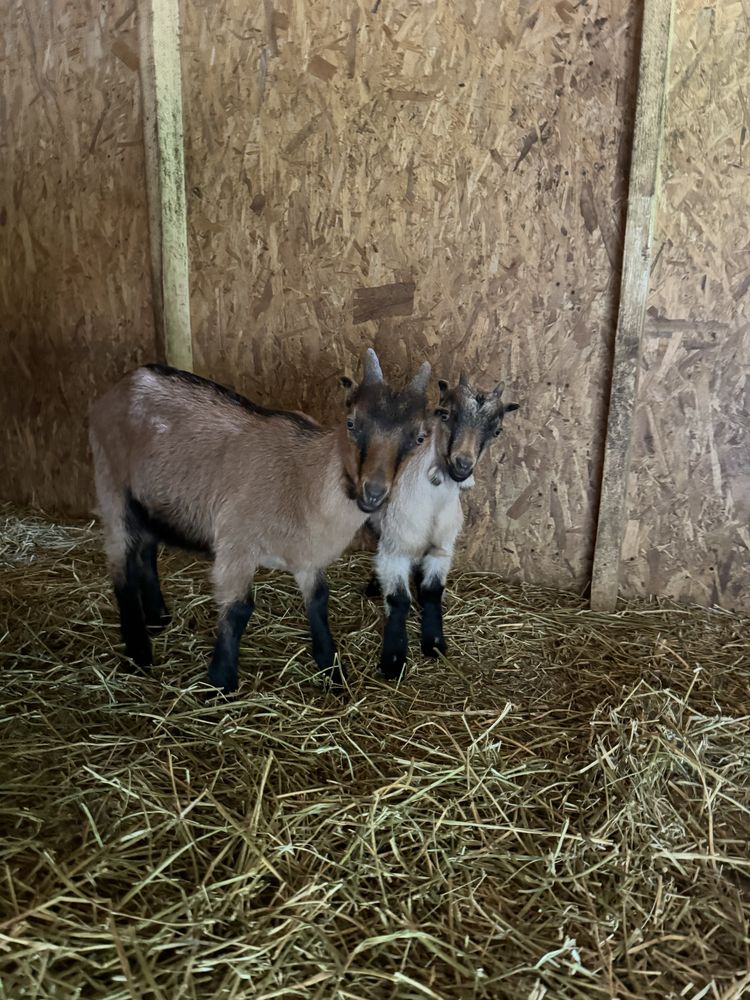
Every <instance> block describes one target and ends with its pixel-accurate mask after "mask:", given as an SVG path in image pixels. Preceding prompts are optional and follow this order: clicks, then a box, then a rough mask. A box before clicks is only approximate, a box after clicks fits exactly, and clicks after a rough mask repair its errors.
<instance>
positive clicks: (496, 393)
mask: <svg viewBox="0 0 750 1000" xmlns="http://www.w3.org/2000/svg"><path fill="white" fill-rule="evenodd" d="M504 388H505V382H498V383H497V385H496V386H495V388H494V389H493V390H492V395H493V396H502V394H503V389H504Z"/></svg>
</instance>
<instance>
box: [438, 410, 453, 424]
mask: <svg viewBox="0 0 750 1000" xmlns="http://www.w3.org/2000/svg"><path fill="white" fill-rule="evenodd" d="M435 413H436V414H437V416H438V417H440V419H441V420H445V421H447V420H448V418H449V417H450V410H442V409H439V410H435Z"/></svg>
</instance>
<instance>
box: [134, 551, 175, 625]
mask: <svg viewBox="0 0 750 1000" xmlns="http://www.w3.org/2000/svg"><path fill="white" fill-rule="evenodd" d="M157 556H158V545H157V543H156V542H155V541H148V542H145V543H144V544H143V546H142V548H141V577H140V583H141V603H142V605H143V616H144V618H145V619H146V625H147V626H148V627H149V628H151V629H154V630H155V631H161V630H162V629H165V628H166V627H167V625H169V622H170V614H169V610H168V609H167V606H166V604H165V603H164V596H163V594H162V592H161V587H160V585H159V571H158V568H157Z"/></svg>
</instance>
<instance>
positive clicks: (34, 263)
mask: <svg viewBox="0 0 750 1000" xmlns="http://www.w3.org/2000/svg"><path fill="white" fill-rule="evenodd" d="M134 11H135V7H134V5H132V4H129V3H127V2H126V0H112V2H109V3H107V4H101V3H99V2H94V0H70V2H59V0H58V2H55V3H47V2H42V0H25V2H24V3H7V4H4V5H3V10H2V15H1V17H0V20H1V22H2V24H1V26H2V30H0V144H1V146H2V159H3V169H2V170H0V332H1V334H2V335H1V336H0V383H1V385H0V409H2V411H3V412H2V413H0V417H2V423H1V424H0V456H2V457H1V458H0V462H2V466H3V469H2V472H1V473H0V476H2V478H3V497H4V498H5V499H13V500H16V501H20V502H29V501H31V502H34V503H38V504H41V505H42V506H45V507H47V508H49V509H51V510H58V511H74V512H80V511H82V510H85V509H87V508H88V506H89V504H90V499H91V486H90V468H89V459H88V455H87V447H86V430H85V420H86V409H87V405H88V401H89V399H90V398H91V396H92V394H93V393H95V392H96V391H97V390H98V389H99V388H100V387H102V386H103V385H106V384H107V383H108V382H110V381H111V380H113V379H114V378H115V377H117V376H118V375H119V374H121V373H122V372H123V371H125V370H126V369H127V368H129V367H130V366H132V365H133V364H135V363H137V362H138V361H140V360H141V358H143V357H146V356H148V357H150V356H152V355H153V351H154V328H153V316H152V311H151V291H150V277H149V256H148V254H149V249H148V223H147V214H146V204H145V191H144V169H143V131H142V124H141V108H140V90H139V85H138V56H137V51H138V45H137V34H136V27H135V13H134Z"/></svg>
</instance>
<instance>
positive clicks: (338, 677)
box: [322, 666, 346, 694]
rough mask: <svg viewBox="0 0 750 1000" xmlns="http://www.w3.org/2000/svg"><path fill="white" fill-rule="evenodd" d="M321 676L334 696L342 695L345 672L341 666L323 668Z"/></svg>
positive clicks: (344, 684) (344, 685)
mask: <svg viewBox="0 0 750 1000" xmlns="http://www.w3.org/2000/svg"><path fill="white" fill-rule="evenodd" d="M322 674H323V677H324V678H325V679H326V681H327V684H328V687H330V689H331V690H332V691H333V692H334V694H341V693H343V691H344V690H345V689H346V670H345V669H344V667H343V666H341V667H325V668H323V670H322Z"/></svg>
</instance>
